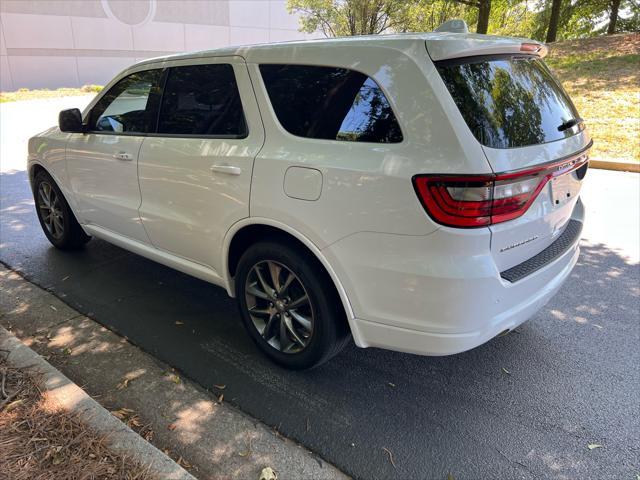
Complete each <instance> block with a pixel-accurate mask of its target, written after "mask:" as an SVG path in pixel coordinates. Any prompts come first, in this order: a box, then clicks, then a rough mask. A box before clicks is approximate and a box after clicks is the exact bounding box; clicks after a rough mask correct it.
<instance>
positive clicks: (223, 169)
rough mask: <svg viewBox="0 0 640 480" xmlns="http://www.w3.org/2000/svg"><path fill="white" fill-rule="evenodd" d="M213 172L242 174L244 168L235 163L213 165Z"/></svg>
mask: <svg viewBox="0 0 640 480" xmlns="http://www.w3.org/2000/svg"><path fill="white" fill-rule="evenodd" d="M211 171H212V172H218V173H226V174H227V175H240V174H241V173H242V169H241V168H240V167H234V166H233V165H211Z"/></svg>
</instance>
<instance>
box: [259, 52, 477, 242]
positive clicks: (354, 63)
mask: <svg viewBox="0 0 640 480" xmlns="http://www.w3.org/2000/svg"><path fill="white" fill-rule="evenodd" d="M247 63H248V67H249V71H250V74H251V78H252V82H253V86H254V89H255V92H256V97H257V99H258V105H259V107H260V112H261V115H262V119H263V123H264V127H265V133H266V142H265V145H264V147H263V149H262V151H261V152H260V154H259V155H258V157H257V158H256V161H255V165H254V172H253V183H252V192H251V204H250V213H251V216H258V217H266V218H271V219H274V220H277V221H280V222H283V223H286V224H288V225H291V226H292V227H293V228H296V229H297V230H298V231H300V232H301V233H302V234H304V235H305V236H307V237H309V238H310V239H311V240H312V241H313V242H314V243H315V244H316V245H317V246H318V247H319V248H324V247H326V246H328V245H330V244H331V243H333V242H335V241H337V240H339V239H341V238H345V237H346V236H348V235H351V234H353V233H356V232H364V231H367V232H386V233H395V234H402V235H427V234H429V233H431V232H433V231H435V230H436V229H437V228H438V225H436V224H435V223H433V222H432V221H431V220H430V219H429V218H428V216H427V215H426V213H425V212H424V210H423V208H422V206H421V205H420V203H419V201H418V199H417V197H416V194H415V192H414V190H413V186H412V177H413V176H414V175H415V174H417V173H434V172H439V173H467V172H469V171H473V172H476V173H486V172H490V168H489V166H488V164H487V162H486V159H485V158H484V155H483V153H482V149H481V147H480V146H479V145H478V144H473V143H469V142H465V141H461V139H460V138H459V136H458V135H457V134H456V133H454V132H455V131H456V130H454V128H452V125H451V123H450V121H449V118H448V115H447V112H446V111H445V110H444V109H443V107H442V105H441V103H440V101H439V99H438V98H437V94H436V92H434V89H433V88H432V85H431V83H432V79H433V78H434V77H433V76H434V75H436V76H437V72H436V71H435V67H433V64H432V63H431V61H430V59H429V57H428V55H427V52H426V49H425V46H424V42H422V41H406V42H399V43H398V44H397V45H396V46H394V47H393V48H392V47H389V46H367V45H362V44H358V45H350V44H349V42H348V41H345V44H344V45H340V44H335V45H332V46H331V47H327V46H315V47H312V46H305V47H304V49H300V50H297V49H295V48H291V47H288V46H286V45H283V46H282V48H270V49H269V50H264V51H261V50H260V49H256V50H252V51H250V52H249V54H248V56H247ZM261 63H275V64H303V65H325V66H335V67H343V68H349V69H352V70H357V71H360V72H362V73H365V74H367V75H368V76H369V77H371V78H373V79H374V80H375V81H376V82H377V83H378V85H379V86H380V87H381V88H382V90H383V91H384V93H385V95H386V97H387V99H388V100H389V102H390V104H391V106H392V108H393V110H394V113H395V115H396V117H397V118H398V122H399V123H400V127H401V129H402V133H403V141H402V142H401V143H397V144H377V143H359V142H344V141H332V140H314V139H308V138H301V137H297V136H294V135H292V134H290V133H288V132H287V131H286V130H284V128H283V127H282V126H281V125H280V123H279V122H278V120H277V117H276V115H275V113H274V111H273V109H272V106H271V103H270V101H269V99H268V94H267V91H266V89H265V86H264V84H263V82H262V77H261V75H260V70H259V65H260V64H261ZM292 166H302V167H311V168H314V169H317V170H319V171H320V172H321V174H322V191H321V194H320V197H319V198H318V199H317V200H315V201H309V200H301V199H296V198H291V197H288V196H287V195H286V194H285V193H284V189H283V179H284V176H285V172H286V170H287V169H288V168H290V167H292Z"/></svg>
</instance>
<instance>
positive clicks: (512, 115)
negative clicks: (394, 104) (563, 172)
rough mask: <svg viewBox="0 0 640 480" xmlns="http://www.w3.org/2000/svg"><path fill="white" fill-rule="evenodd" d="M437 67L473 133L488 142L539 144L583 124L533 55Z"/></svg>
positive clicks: (460, 61) (474, 59) (571, 132)
mask: <svg viewBox="0 0 640 480" xmlns="http://www.w3.org/2000/svg"><path fill="white" fill-rule="evenodd" d="M436 67H437V68H438V72H439V73H440V76H441V77H442V80H444V83H445V85H446V86H447V89H448V90H449V93H451V96H452V97H453V100H454V101H455V103H456V105H457V106H458V109H459V110H460V113H461V114H462V116H463V117H464V119H465V121H466V123H467V125H468V126H469V128H470V129H471V132H472V133H473V135H474V136H475V137H476V139H478V141H479V142H480V143H482V144H483V145H486V146H487V147H493V148H515V147H525V146H528V145H538V144H541V143H547V142H553V141H555V140H560V139H563V138H567V137H570V136H571V135H575V134H576V133H578V132H579V131H580V129H581V128H582V126H581V124H580V123H579V122H578V121H577V120H578V113H577V112H576V109H575V107H574V106H573V103H571V100H570V99H569V97H568V96H567V94H566V93H565V91H564V90H563V89H562V87H561V86H560V84H559V83H558V82H557V81H556V80H555V78H554V77H553V75H552V74H551V72H550V71H549V69H548V68H547V66H546V65H545V64H544V62H543V61H542V60H540V59H538V58H537V57H531V56H513V55H498V56H493V57H471V58H462V59H455V60H444V61H441V62H436ZM571 125H573V126H571Z"/></svg>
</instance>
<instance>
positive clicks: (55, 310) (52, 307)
mask: <svg viewBox="0 0 640 480" xmlns="http://www.w3.org/2000/svg"><path fill="white" fill-rule="evenodd" d="M49 306H50V307H51V310H53V311H54V312H57V311H58V309H57V308H56V307H54V306H53V305H49Z"/></svg>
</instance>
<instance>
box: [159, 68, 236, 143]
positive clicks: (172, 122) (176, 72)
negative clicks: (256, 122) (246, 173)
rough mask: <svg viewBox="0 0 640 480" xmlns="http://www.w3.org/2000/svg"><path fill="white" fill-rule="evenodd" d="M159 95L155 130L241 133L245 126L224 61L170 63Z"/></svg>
mask: <svg viewBox="0 0 640 480" xmlns="http://www.w3.org/2000/svg"><path fill="white" fill-rule="evenodd" d="M168 75H169V76H168V77H167V81H166V84H165V87H164V94H163V95H162V106H161V108H160V118H159V122H158V133H167V134H174V135H198V136H209V135H211V136H222V137H231V138H235V137H242V136H245V135H246V132H247V127H246V124H245V119H244V114H243V111H242V102H241V101H240V94H239V92H238V86H237V84H236V78H235V75H234V73H233V67H232V66H231V65H228V64H213V65H192V66H188V67H174V68H171V70H170V71H169V74H168Z"/></svg>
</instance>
